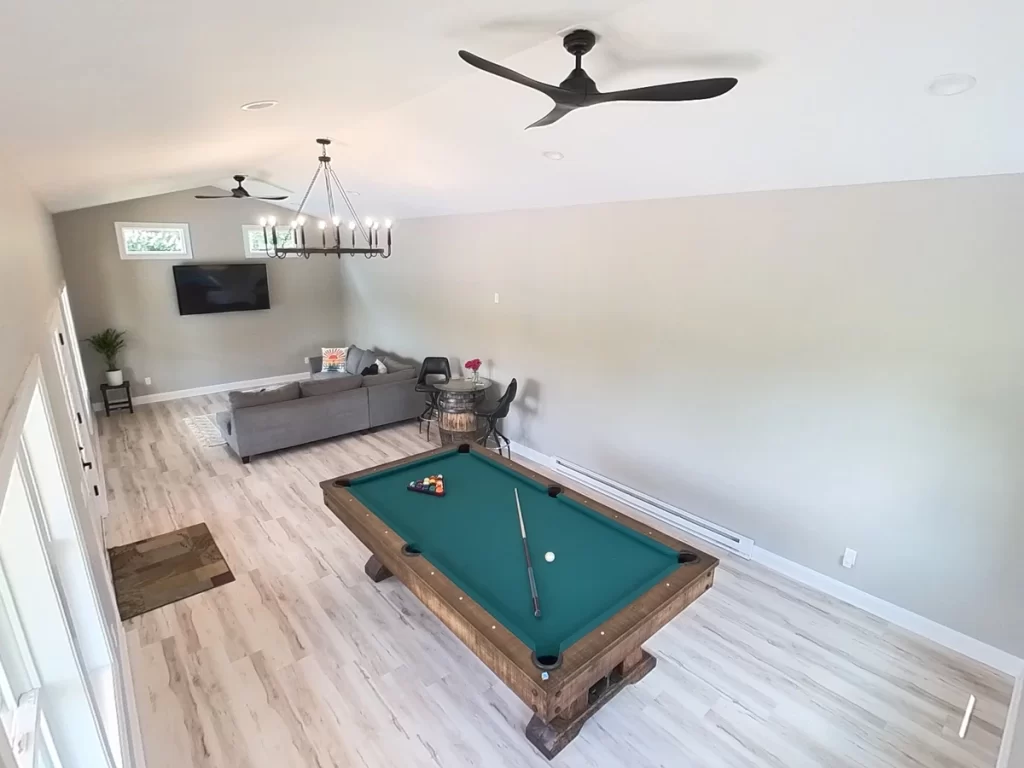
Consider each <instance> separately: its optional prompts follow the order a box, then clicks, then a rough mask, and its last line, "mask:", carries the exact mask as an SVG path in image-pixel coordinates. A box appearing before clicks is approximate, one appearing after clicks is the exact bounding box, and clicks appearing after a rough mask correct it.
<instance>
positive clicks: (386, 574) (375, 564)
mask: <svg viewBox="0 0 1024 768" xmlns="http://www.w3.org/2000/svg"><path fill="white" fill-rule="evenodd" d="M363 570H364V571H365V572H366V575H367V576H369V577H370V580H371V581H373V582H374V583H375V584H376V583H377V582H379V581H384V579H387V578H390V577H391V571H389V570H388V568H387V566H386V565H384V563H382V562H381V561H380V560H378V559H377V556H376V555H370V559H369V560H367V561H366V565H364V566H363Z"/></svg>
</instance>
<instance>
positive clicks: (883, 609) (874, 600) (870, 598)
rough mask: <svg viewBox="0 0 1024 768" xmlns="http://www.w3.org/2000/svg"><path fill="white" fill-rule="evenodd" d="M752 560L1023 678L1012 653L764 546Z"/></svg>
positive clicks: (1021, 663) (1023, 663)
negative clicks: (770, 550) (789, 558)
mask: <svg viewBox="0 0 1024 768" xmlns="http://www.w3.org/2000/svg"><path fill="white" fill-rule="evenodd" d="M751 560H753V561H754V562H755V563H760V564H761V565H764V566H766V567H768V568H771V569H772V570H773V571H777V572H779V573H781V574H783V575H784V576H788V577H789V578H791V579H793V581H798V582H800V583H801V584H806V585H807V586H809V587H813V588H814V589H817V590H818V591H819V592H824V593H825V594H826V595H829V596H831V597H836V598H838V599H840V600H842V601H843V602H845V603H849V604H850V605H852V606H854V607H856V608H860V609H861V610H863V611H867V612H868V613H870V614H873V615H875V616H878V617H879V618H880V619H885V620H886V621H888V622H889V623H890V624H895V625H896V626H898V627H902V628H903V629H906V630H909V631H911V632H913V633H915V634H917V635H921V636H922V637H926V638H928V639H929V640H931V641H933V642H936V643H938V644H939V645H941V646H944V647H946V648H949V649H950V650H953V651H956V652H957V653H961V654H963V655H964V656H967V657H968V658H971V659H974V660H975V661H980V662H981V663H982V664H986V665H987V666H990V667H992V668H993V669H997V670H999V671H1000V672H1005V673H1006V674H1008V675H1012V676H1013V677H1015V678H1017V679H1018V681H1019V680H1020V678H1021V676H1022V675H1024V659H1020V658H1018V657H1016V656H1014V655H1013V654H1012V653H1007V652H1006V651H1003V650H1000V649H999V648H996V647H995V646H992V645H989V644H988V643H984V642H982V641H981V640H977V639H975V638H973V637H971V636H969V635H965V634H963V633H962V632H957V631H956V630H955V629H950V628H949V627H947V626H945V625H944V624H939V623H938V622H937V621H932V620H931V619H927V618H925V617H924V616H921V615H919V614H916V613H914V612H913V611H908V610H907V609H906V608H901V607H900V606H898V605H895V604H894V603H890V602H888V601H887V600H883V599H882V598H880V597H875V596H874V595H871V594H868V593H867V592H862V591H861V590H859V589H857V588H856V587H851V586H850V585H849V584H846V583H845V582H842V581H839V580H838V579H833V578H832V577H831V576H826V575H825V574H823V573H818V572H817V571H815V570H813V569H811V568H808V567H807V566H804V565H800V564H799V563H794V562H793V561H792V560H787V559H786V558H784V557H781V556H779V555H776V554H775V553H774V552H769V551H768V550H767V549H764V548H763V547H758V546H756V545H755V546H754V551H753V554H752V556H751Z"/></svg>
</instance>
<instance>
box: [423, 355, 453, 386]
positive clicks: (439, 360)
mask: <svg viewBox="0 0 1024 768" xmlns="http://www.w3.org/2000/svg"><path fill="white" fill-rule="evenodd" d="M427 376H443V377H444V380H445V381H451V378H452V366H451V364H450V363H449V362H448V358H447V357H425V358H423V364H422V365H421V366H420V373H419V376H417V377H416V383H417V384H426V383H427Z"/></svg>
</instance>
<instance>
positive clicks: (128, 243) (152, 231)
mask: <svg viewBox="0 0 1024 768" xmlns="http://www.w3.org/2000/svg"><path fill="white" fill-rule="evenodd" d="M114 229H115V230H117V247H118V250H119V251H120V252H121V258H122V259H177V260H181V259H191V258H192V240H191V238H190V237H189V231H188V224H163V223H146V222H134V221H118V222H116V223H115V224H114Z"/></svg>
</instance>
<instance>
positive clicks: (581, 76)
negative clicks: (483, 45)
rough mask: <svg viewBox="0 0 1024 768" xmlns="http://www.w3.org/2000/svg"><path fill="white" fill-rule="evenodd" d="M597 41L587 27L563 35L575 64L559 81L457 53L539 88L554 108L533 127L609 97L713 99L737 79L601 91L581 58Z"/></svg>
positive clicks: (461, 52)
mask: <svg viewBox="0 0 1024 768" xmlns="http://www.w3.org/2000/svg"><path fill="white" fill-rule="evenodd" d="M596 42H597V36H596V35H595V34H594V33H593V32H591V31H590V30H589V29H577V30H574V31H572V32H570V33H569V34H567V35H566V36H565V37H564V38H563V39H562V45H564V46H565V50H567V51H568V52H569V53H571V54H572V55H573V56H575V57H576V67H575V69H573V71H572V72H570V73H569V76H568V77H567V78H565V80H563V81H562V82H561V83H560V84H559V85H548V84H547V83H542V82H540V81H539V80H534V79H533V78H531V77H527V76H526V75H521V74H519V73H518V72H515V71H513V70H511V69H509V68H508V67H503V66H501V65H500V64H495V63H494V62H492V61H487V59H481V58H480V57H479V56H477V55H475V54H472V53H470V52H469V51H459V56H461V57H462V60H463V61H465V62H466V63H468V64H472V65H473V66H474V67H476V68H477V69H482V70H483V71H484V72H490V73H491V74H492V75H497V76H498V77H504V78H505V79H506V80H511V81H512V82H513V83H519V84H520V85H525V86H526V87H527V88H533V89H534V90H537V91H540V92H541V93H543V94H544V95H545V96H548V97H550V98H551V100H552V101H554V102H555V108H554V109H552V110H551V111H550V112H548V113H547V114H546V115H544V117H542V118H541V119H540V120H538V121H537V122H535V123H531V124H530V125H528V126H526V127H527V128H536V127H537V126H541V125H551V124H552V123H553V122H555V121H556V120H561V119H562V118H563V117H565V116H566V115H567V114H569V113H570V112H572V111H573V110H574V109H579V108H580V107H589V106H593V105H594V104H604V103H606V102H609V101H697V100H700V99H713V98H715V97H716V96H721V95H722V94H724V93H728V92H729V91H731V90H732V89H733V87H734V86H735V85H736V83H737V82H738V81H737V80H736V78H734V77H712V78H709V79H706V80H689V81H687V82H682V83H665V84H664V85H649V86H646V87H645V88H630V89H629V90H626V91H610V92H608V93H601V92H600V91H599V90H597V85H596V84H595V83H594V81H593V80H591V79H590V76H589V75H587V73H586V72H584V71H583V66H582V63H581V62H582V59H583V56H584V54H586V53H589V52H590V49H591V48H593V47H594V43H596Z"/></svg>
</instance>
